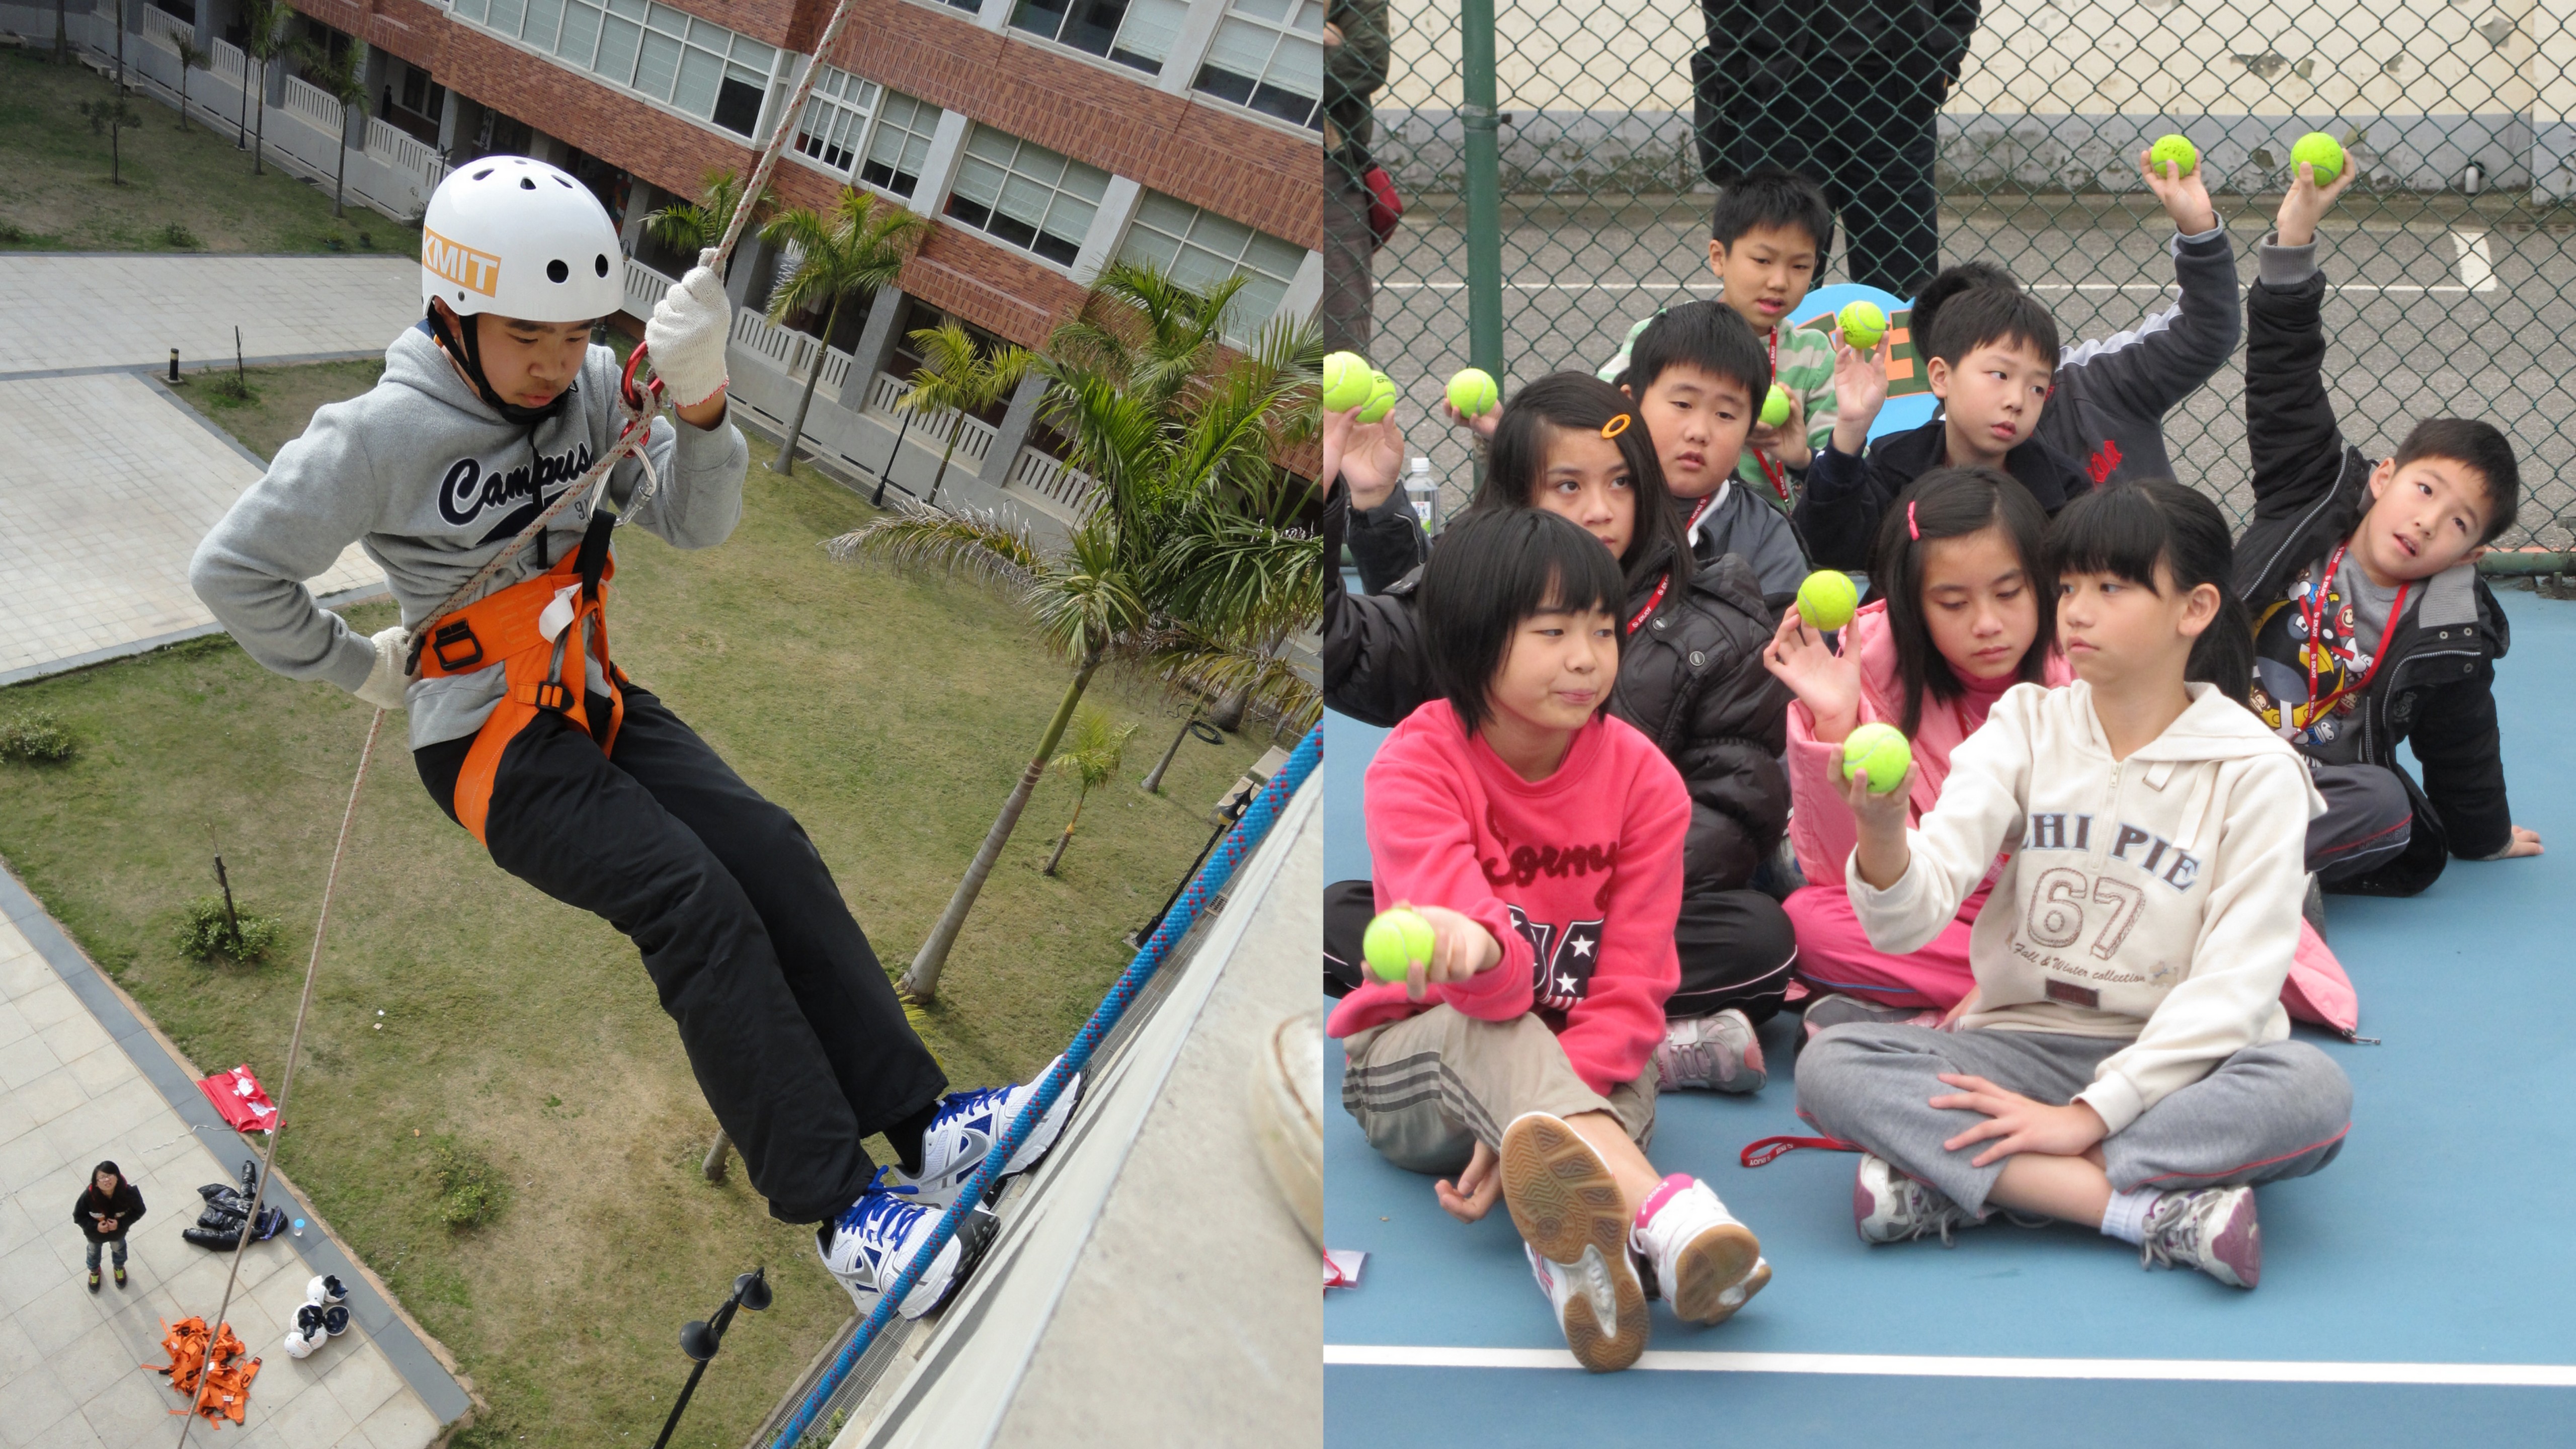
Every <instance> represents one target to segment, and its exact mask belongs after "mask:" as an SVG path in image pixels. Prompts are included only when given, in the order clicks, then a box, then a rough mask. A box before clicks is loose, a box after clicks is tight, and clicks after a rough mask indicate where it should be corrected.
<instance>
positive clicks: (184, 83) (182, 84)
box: [176, 35, 206, 131]
mask: <svg viewBox="0 0 2576 1449" xmlns="http://www.w3.org/2000/svg"><path fill="white" fill-rule="evenodd" d="M176 44H177V46H178V49H179V129H180V130H182V131H184V130H186V129H188V72H190V71H192V70H202V69H204V68H205V64H206V53H205V52H204V51H202V50H199V49H198V48H197V41H196V37H194V36H190V35H182V36H180V37H179V38H178V40H177V42H176Z"/></svg>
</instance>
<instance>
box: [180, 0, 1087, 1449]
mask: <svg viewBox="0 0 2576 1449" xmlns="http://www.w3.org/2000/svg"><path fill="white" fill-rule="evenodd" d="M849 13H850V0H839V3H838V4H836V5H835V6H833V8H832V19H831V21H830V23H828V24H826V25H825V26H824V27H823V35H822V38H821V39H820V40H818V41H817V42H816V43H815V46H814V53H813V54H812V55H810V56H807V57H806V58H805V74H804V75H803V76H802V77H801V78H799V79H798V81H797V83H796V93H795V94H794V95H793V96H791V97H789V99H788V102H787V107H786V109H784V110H782V111H781V112H779V116H778V124H777V126H776V127H774V128H773V130H772V133H771V135H770V138H769V145H768V146H767V147H766V148H765V149H764V150H762V152H761V153H760V164H759V165H758V166H757V167H755V168H754V169H753V171H752V175H751V184H750V185H749V186H747V187H745V188H744V190H743V194H742V199H741V200H740V201H739V202H738V203H737V204H736V205H735V206H734V209H733V218H732V220H730V221H729V222H727V223H726V225H725V233H724V239H723V240H722V241H721V242H719V243H717V244H716V245H715V246H712V247H709V248H707V249H706V250H704V251H702V252H700V253H698V265H700V266H702V267H706V268H708V269H709V270H711V271H714V272H716V273H717V274H718V275H722V274H723V272H724V267H725V262H726V260H727V259H728V258H730V257H731V256H732V255H733V249H734V244H735V243H736V242H738V241H740V240H741V239H742V229H743V224H744V223H745V222H746V221H748V220H749V219H750V217H751V212H752V205H753V202H754V201H755V200H757V199H758V197H759V196H760V193H761V191H762V190H763V189H764V188H766V187H767V186H768V184H769V175H770V172H771V171H773V170H775V169H776V168H777V165H778V156H779V152H780V151H781V150H783V149H784V148H785V145H786V142H787V136H788V133H789V131H790V130H792V129H793V128H794V126H795V122H796V118H797V117H798V116H799V115H801V114H803V112H804V109H805V99H806V97H807V96H808V95H810V94H811V93H812V92H813V89H814V78H815V76H816V75H817V74H819V73H820V72H821V71H822V68H823V62H822V57H823V56H824V55H826V54H828V53H829V52H830V51H831V48H832V42H833V41H834V40H835V39H837V38H838V37H839V36H840V33H841V24H842V22H843V21H844V20H847V19H848V18H849ZM646 355H647V354H646V349H645V346H644V344H643V343H641V342H638V343H636V344H635V350H634V351H633V352H632V353H631V354H629V355H628V357H627V359H626V371H625V375H624V376H623V377H622V378H621V379H620V382H619V387H618V406H619V410H620V411H621V412H622V413H623V414H624V419H623V421H622V422H621V423H620V424H619V426H618V431H617V441H616V442H614V443H612V444H610V445H609V448H608V451H607V452H606V453H605V454H603V455H602V456H601V457H600V459H599V461H598V462H596V463H593V464H592V465H591V466H590V471H588V472H587V473H584V474H583V475H582V476H581V478H580V479H579V480H578V481H576V482H575V483H574V484H573V486H571V487H569V488H566V489H565V490H564V491H563V493H562V495H561V496H560V497H558V498H556V499H555V501H554V502H553V503H552V504H550V505H548V506H547V507H546V509H545V510H544V511H543V512H541V513H539V514H538V515H537V516H536V518H535V519H533V520H532V521H530V522H529V524H528V526H527V527H525V528H522V529H520V530H519V532H518V535H517V536H516V537H514V538H512V539H511V540H510V541H509V542H508V543H507V544H504V545H503V546H502V548H501V551H500V552H499V553H496V554H494V555H493V556H492V557H491V559H490V560H489V561H487V562H486V563H485V564H484V565H483V567H481V568H479V569H477V570H475V571H474V576H473V577H472V578H469V579H467V580H466V581H465V582H464V583H462V584H459V585H458V586H457V587H456V589H455V591H454V592H452V593H450V594H449V595H448V596H447V598H446V599H445V600H443V601H442V602H441V603H440V604H439V605H438V607H437V608H435V609H432V610H430V611H429V612H428V613H427V614H426V615H424V616H423V617H422V619H421V624H420V627H419V628H418V629H416V630H414V631H412V633H411V635H410V637H409V638H408V639H406V640H405V641H404V645H403V648H402V650H401V653H402V655H403V664H404V669H403V672H404V673H405V674H410V673H412V672H414V671H415V670H417V668H418V667H419V663H420V650H421V645H422V644H423V643H424V642H425V641H426V640H427V639H428V638H429V635H430V631H431V629H432V628H433V626H435V625H436V624H437V623H438V622H439V621H440V620H442V619H444V618H446V617H447V616H448V615H449V614H450V613H452V612H454V611H455V610H456V609H457V608H458V607H459V606H460V605H463V604H466V603H470V602H473V601H474V600H476V599H480V598H482V597H483V594H482V592H480V591H481V590H482V588H483V585H484V584H486V583H488V582H490V580H491V579H492V576H493V575H495V574H497V573H499V572H500V571H501V570H502V569H503V568H504V567H506V566H507V565H508V564H509V562H510V560H511V559H513V558H516V557H518V555H519V552H520V550H522V549H524V548H526V547H527V546H528V541H529V540H531V539H533V538H535V537H537V536H538V535H539V534H541V533H543V532H545V530H546V527H547V525H548V524H550V523H552V522H553V521H554V518H555V515H557V514H559V513H561V512H563V510H564V509H565V508H566V507H567V506H569V505H570V504H571V503H572V501H573V500H574V499H576V498H589V499H592V500H593V502H594V505H596V503H597V502H599V501H601V500H603V499H604V496H605V495H606V493H607V491H608V475H609V472H610V470H612V469H614V468H615V467H616V466H617V465H618V463H619V462H621V461H622V460H624V459H625V458H627V457H628V456H630V455H631V456H632V457H633V458H634V459H635V461H636V462H637V464H639V465H640V466H641V467H642V468H643V470H644V486H643V487H642V488H640V489H638V490H637V492H636V494H635V496H634V498H632V499H631V500H629V502H628V505H627V509H628V512H630V513H632V512H633V511H634V510H636V509H638V508H640V507H642V506H643V504H644V503H645V502H646V501H647V500H648V499H650V498H651V497H652V495H653V491H654V489H655V487H656V486H657V485H658V484H659V483H660V479H659V477H658V476H657V475H656V474H655V472H654V469H653V464H652V461H651V460H650V459H648V458H647V457H645V455H644V452H643V447H644V444H645V442H646V440H648V439H649V438H650V437H651V436H652V423H653V419H654V418H656V417H659V416H660V415H661V412H662V409H663V407H665V406H666V405H667V402H668V400H667V398H666V397H665V395H664V392H663V388H662V380H661V379H660V378H658V377H656V378H653V379H651V380H649V381H647V382H645V383H642V384H638V383H637V381H636V376H635V375H636V369H637V368H639V367H640V366H641V365H642V364H643V363H644V361H645V359H646ZM384 723H385V712H384V711H383V710H381V709H379V710H377V711H376V713H375V717H374V718H373V719H371V720H369V721H368V722H367V742H366V744H365V746H364V747H363V748H361V749H360V750H359V752H358V773H357V775H356V777H355V778H353V779H352V780H350V782H349V804H348V808H347V809H346V810H344V811H343V812H342V814H341V816H340V839H339V842H338V843H337V844H336V845H334V846H333V847H332V848H331V869H330V871H329V873H328V874H327V875H326V876H324V878H323V882H322V905H321V909H320V912H319V914H318V916H317V918H316V919H315V921H314V924H313V950H312V953H311V954H310V955H309V956H308V957H307V958H306V959H305V963H304V994H303V996H302V998H301V999H299V1000H298V1001H297V1003H296V1006H295V1030H294V1031H293V1033H292V1034H291V1035H289V1036H288V1038H287V1042H286V1074H285V1076H284V1077H283V1078H282V1079H281V1080H280V1081H279V1083H278V1091H277V1113H276V1115H275V1116H273V1117H271V1118H270V1119H269V1123H268V1150H267V1151H266V1153H264V1154H263V1155H262V1156H261V1158H260V1164H259V1179H258V1181H257V1182H256V1183H254V1184H253V1185H252V1192H251V1195H250V1196H251V1212H250V1215H249V1216H248V1217H247V1218H245V1219H244V1220H243V1222H242V1231H241V1236H240V1238H238V1239H236V1240H235V1241H234V1243H233V1262H232V1270H231V1271H230V1272H228V1273H226V1274H225V1275H224V1294H223V1299H222V1301H221V1303H220V1304H219V1305H218V1306H217V1307H216V1309H215V1317H214V1321H213V1328H214V1331H220V1329H221V1326H222V1324H223V1321H224V1317H225V1315H227V1314H229V1313H230V1312H231V1311H232V1306H233V1289H234V1286H235V1284H236V1283H237V1282H238V1281H239V1280H240V1277H241V1259H242V1254H243V1253H244V1252H245V1251H247V1250H248V1248H249V1246H250V1235H251V1232H252V1231H253V1230H254V1229H255V1228H256V1227H257V1226H258V1225H259V1204H260V1202H261V1201H262V1200H263V1194H264V1193H265V1192H266V1191H267V1188H268V1181H269V1172H270V1169H271V1168H273V1167H274V1166H275V1165H276V1162H277V1144H278V1140H279V1139H280V1138H282V1137H284V1136H285V1135H286V1118H287V1110H288V1104H289V1102H290V1100H291V1099H292V1097H293V1096H294V1093H295V1066H296V1063H297V1062H298V1061H300V1060H302V1058H303V1053H304V1023H305V1019H306V1018H307V1017H308V1016H309V1015H311V1013H312V1010H313V982H314V979H315V977H316V975H317V974H318V973H319V971H320V969H321V965H322V940H323V936H324V934H325V933H326V932H327V931H328V930H329V928H330V925H331V897H332V895H333V894H334V893H335V892H336V891H338V889H339V886H340V863H341V861H342V859H343V858H344V857H345V856H346V855H347V854H348V851H349V830H350V827H351V826H352V825H354V824H355V823H356V821H357V818H358V794H359V792H360V791H361V790H362V789H363V788H365V786H366V783H367V765H368V763H369V762H370V761H372V760H373V759H374V758H375V753H376V736H377V735H378V733H379V732H381V731H382V730H383V728H384ZM1046 1100H1047V1101H1049V1102H1053V1101H1054V1100H1055V1099H1054V1098H1053V1097H1052V1096H1050V1097H1048V1098H1047V1099H1046ZM1015 1141H1016V1139H1015ZM205 1394H206V1387H205V1384H204V1383H203V1382H200V1383H199V1385H198V1387H197V1395H196V1399H195V1401H194V1402H192V1403H190V1404H189V1406H188V1415H187V1418H186V1420H185V1421H184V1422H182V1423H181V1424H180V1426H179V1449H187V1444H188V1434H189V1431H190V1430H192V1429H193V1428H195V1427H196V1422H197V1416H198V1412H199V1411H200V1410H201V1409H202V1408H203V1407H204V1402H205Z"/></svg>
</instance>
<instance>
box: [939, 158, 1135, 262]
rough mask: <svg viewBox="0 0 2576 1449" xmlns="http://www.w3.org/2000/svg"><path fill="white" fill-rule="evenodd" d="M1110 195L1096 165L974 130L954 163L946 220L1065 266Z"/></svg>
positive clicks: (1077, 253)
mask: <svg viewBox="0 0 2576 1449" xmlns="http://www.w3.org/2000/svg"><path fill="white" fill-rule="evenodd" d="M1108 190H1109V173H1108V172H1106V171H1103V170H1101V169H1100V168H1099V167H1097V166H1086V165H1084V164H1082V163H1081V162H1079V161H1076V160H1073V159H1071V158H1070V157H1066V156H1062V155H1059V154H1057V153H1056V152H1053V151H1050V150H1048V149H1046V148H1045V147H1043V146H1037V145H1032V144H1030V143H1029V142H1027V141H1023V140H1021V139H1019V138H1018V137H1016V136H1013V135H1010V134H1008V133H1007V132H1002V131H996V130H994V129H993V128H992V127H990V126H986V125H981V124H978V125H977V126H976V127H975V128H974V129H973V130H972V131H970V132H969V133H968V134H967V137H966V154H964V155H963V156H961V157H959V158H958V160H957V184H956V186H955V187H953V188H951V190H950V192H949V196H948V214H949V215H950V216H952V217H954V218H956V219H957V220H959V221H961V222H964V223H965V224H966V225H968V226H971V227H973V228H975V229H976V230H977V231H980V232H983V233H985V234H987V235H989V236H993V237H997V238H999V239H1001V240H1003V241H1006V242H1009V243H1010V244H1011V245H1013V246H1015V247H1019V248H1022V249H1023V250H1026V251H1031V252H1035V253H1037V254H1038V255H1039V256H1042V257H1044V258H1046V259H1047V260H1048V261H1051V262H1054V263H1056V264H1058V265H1060V266H1067V267H1069V266H1072V265H1073V259H1074V258H1075V257H1077V256H1080V255H1081V254H1082V238H1083V236H1084V234H1085V233H1087V232H1089V231H1090V230H1091V218H1092V216H1093V214H1094V213H1096V212H1098V211H1099V210H1100V198H1101V197H1102V196H1103V195H1105V194H1107V192H1108Z"/></svg>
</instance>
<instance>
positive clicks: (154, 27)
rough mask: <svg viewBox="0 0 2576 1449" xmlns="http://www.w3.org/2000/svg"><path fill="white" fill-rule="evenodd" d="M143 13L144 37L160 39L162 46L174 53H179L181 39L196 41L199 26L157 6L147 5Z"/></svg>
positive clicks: (152, 39) (153, 39)
mask: <svg viewBox="0 0 2576 1449" xmlns="http://www.w3.org/2000/svg"><path fill="white" fill-rule="evenodd" d="M142 14H143V38H144V39H146V40H151V41H158V42H159V43H160V44H161V46H162V48H163V49H165V50H167V51H169V52H170V53H171V54H172V55H177V54H178V53H179V42H180V41H183V40H185V41H188V42H190V43H192V44H193V43H194V42H195V41H196V38H197V27H195V26H193V25H190V24H189V23H188V22H187V21H185V20H182V19H180V18H179V17H178V16H176V15H173V14H171V13H170V12H169V11H167V10H163V9H160V8H159V7H157V6H145V7H144V9H143V12H142Z"/></svg>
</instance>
